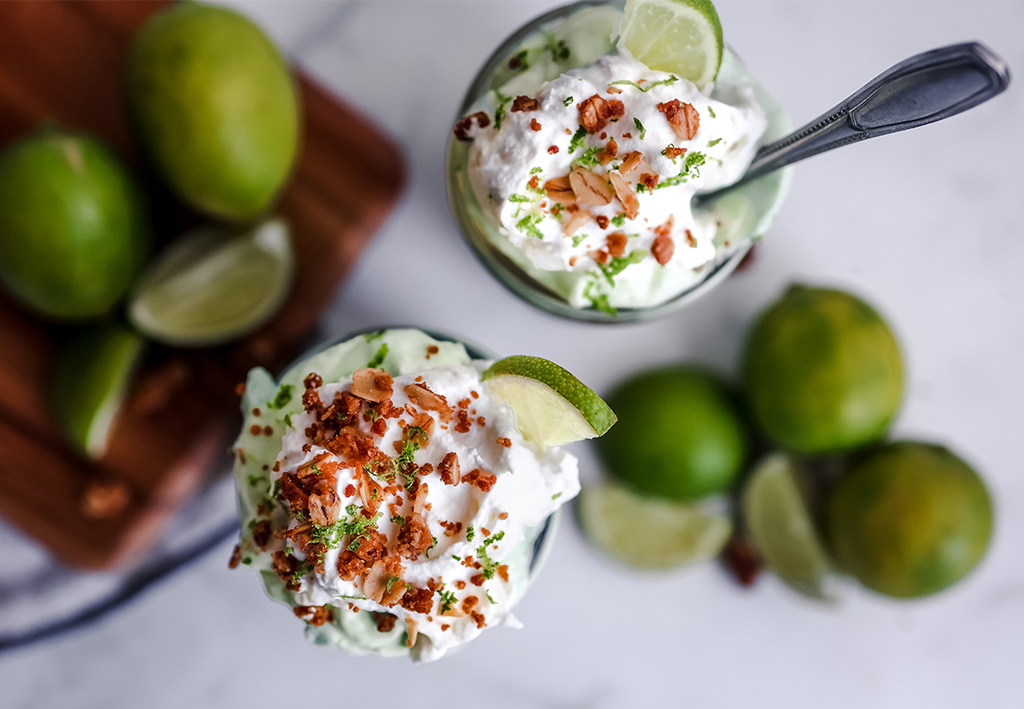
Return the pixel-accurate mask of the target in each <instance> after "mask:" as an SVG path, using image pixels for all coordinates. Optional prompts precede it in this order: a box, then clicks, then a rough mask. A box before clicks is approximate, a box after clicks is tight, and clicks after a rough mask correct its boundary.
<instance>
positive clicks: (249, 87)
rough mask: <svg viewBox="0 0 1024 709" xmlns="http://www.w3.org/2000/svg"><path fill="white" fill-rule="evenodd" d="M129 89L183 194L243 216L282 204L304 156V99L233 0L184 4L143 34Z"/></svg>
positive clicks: (153, 146) (140, 124) (139, 121)
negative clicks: (231, 5)
mask: <svg viewBox="0 0 1024 709" xmlns="http://www.w3.org/2000/svg"><path fill="white" fill-rule="evenodd" d="M127 88H128V101H129V108H130V111H131V114H132V118H133V121H134V124H135V128H136V132H137V134H138V137H139V141H140V142H141V143H142V144H143V146H144V147H145V149H146V152H147V153H148V155H149V156H150V158H151V159H152V161H153V162H154V163H155V164H156V166H157V168H158V169H159V170H160V172H161V173H162V175H163V177H164V179H166V180H167V182H168V183H169V184H170V185H171V187H172V188H174V190H175V191H176V192H177V193H178V194H179V196H180V197H181V198H182V199H184V200H185V201H186V202H187V203H189V204H190V205H191V206H193V207H194V208H196V209H198V210H200V211H202V212H206V213H208V214H211V215H213V216H216V217H222V218H225V219H229V220H236V221H246V220H249V219H252V218H255V217H257V216H259V215H260V214H262V213H263V212H265V211H266V210H267V209H268V208H269V207H270V206H271V205H272V203H273V202H274V199H275V198H276V197H277V195H278V193H279V192H280V191H281V189H282V187H283V186H284V183H285V181H286V180H287V179H288V176H289V174H290V172H291V169H292V165H293V164H294V162H295V154H296V150H297V148H298V141H299V106H298V96H297V93H296V88H295V83H294V81H293V80H292V76H291V74H290V72H289V70H288V66H287V64H286V63H285V60H284V58H283V57H282V56H281V54H280V52H278V50H277V48H276V47H275V46H274V45H273V43H272V42H271V41H270V40H269V39H268V38H267V37H266V35H264V34H263V32H262V31H261V30H260V28H259V27H257V26H256V25H255V24H253V23H252V22H250V21H249V20H248V19H246V18H245V17H243V16H242V15H240V14H238V13H236V12H233V11H231V10H227V9H225V8H221V7H214V6H211V5H200V4H197V3H193V2H182V3H176V4H174V5H172V6H171V7H169V8H167V9H166V10H162V11H161V12H159V13H157V14H156V15H154V16H153V17H152V18H151V19H150V20H149V21H148V22H147V23H146V24H145V25H144V26H143V28H142V29H141V30H140V31H139V33H138V35H136V37H135V42H134V44H133V45H132V48H131V52H130V54H129V58H128V67H127Z"/></svg>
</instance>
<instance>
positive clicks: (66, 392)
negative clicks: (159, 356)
mask: <svg viewBox="0 0 1024 709" xmlns="http://www.w3.org/2000/svg"><path fill="white" fill-rule="evenodd" d="M144 344H145V341H144V340H143V339H142V338H141V337H139V335H138V334H136V333H135V332H134V331H132V330H130V329H128V328H126V327H123V326H121V325H107V326H101V327H95V328H92V329H90V330H88V331H86V332H84V333H82V334H81V335H79V336H78V337H76V338H75V339H73V340H71V341H70V342H69V343H68V344H67V345H65V346H64V348H63V349H62V350H61V351H60V352H59V353H58V354H57V359H56V361H55V362H54V367H53V375H52V378H51V395H52V396H51V399H52V401H53V407H54V414H55V415H56V417H57V420H58V421H59V422H60V424H61V427H62V428H63V429H64V432H65V434H66V435H67V437H68V440H70V441H71V442H72V443H73V444H74V445H75V447H77V448H78V449H79V450H81V451H82V452H84V453H85V454H86V455H88V456H89V457H90V458H93V459H98V458H102V457H103V454H104V453H105V452H106V449H107V440H108V438H109V436H110V430H111V428H113V425H114V420H115V418H116V417H117V412H118V411H119V410H120V408H121V404H122V402H123V400H124V397H125V394H126V393H127V392H128V387H129V385H130V384H131V380H132V375H133V374H134V372H135V368H136V366H137V365H138V363H139V360H140V358H141V355H142V351H143V346H144Z"/></svg>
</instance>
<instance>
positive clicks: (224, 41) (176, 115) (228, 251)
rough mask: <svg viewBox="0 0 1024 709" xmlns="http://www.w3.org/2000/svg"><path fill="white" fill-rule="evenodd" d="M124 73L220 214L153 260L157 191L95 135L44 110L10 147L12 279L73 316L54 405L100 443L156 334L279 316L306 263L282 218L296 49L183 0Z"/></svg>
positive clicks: (79, 439)
mask: <svg viewBox="0 0 1024 709" xmlns="http://www.w3.org/2000/svg"><path fill="white" fill-rule="evenodd" d="M125 87H126V93H127V99H128V106H127V109H128V114H129V117H130V122H131V125H132V128H133V131H134V136H135V139H136V141H137V142H138V144H139V145H140V147H141V148H142V152H143V153H144V155H145V156H146V157H147V158H148V159H149V161H150V163H151V166H152V168H153V169H154V171H155V172H156V173H157V175H158V176H159V177H160V178H161V179H162V180H163V182H164V183H165V184H166V185H167V186H168V187H169V188H170V189H171V191H172V192H173V193H174V194H175V195H176V196H177V197H178V198H179V199H180V201H181V202H182V203H183V205H184V206H185V207H187V208H188V209H191V210H193V211H195V212H198V213H200V214H202V215H204V216H205V217H207V218H209V219H211V220H212V223H211V224H209V225H208V226H203V227H200V228H199V229H197V230H195V231H193V232H190V233H186V234H184V235H182V236H179V237H178V238H177V239H175V240H174V241H173V242H172V243H170V244H169V245H168V246H167V247H166V249H164V250H163V252H162V253H160V254H158V255H157V257H156V259H155V260H154V261H152V262H151V261H150V256H151V252H152V246H153V243H152V241H153V240H152V237H151V233H152V231H151V226H150V223H149V214H148V209H147V200H146V195H145V194H143V192H142V190H141V188H140V186H139V185H140V182H139V180H138V179H137V178H136V176H135V175H133V174H132V171H131V170H130V169H129V167H128V166H127V165H126V164H125V163H124V162H123V161H122V160H121V159H120V158H119V157H118V156H117V155H116V153H115V151H114V150H113V149H112V148H111V147H109V146H108V145H106V144H105V143H103V142H102V141H101V140H99V139H97V138H96V137H94V136H90V135H87V134H85V133H82V132H78V131H75V130H70V129H65V128H62V127H57V126H52V125H47V126H43V127H42V128H40V129H38V130H37V131H36V132H35V133H33V134H31V135H28V136H25V137H23V138H21V139H20V140H17V141H15V142H14V143H12V144H9V145H7V146H4V147H3V148H2V150H0V284H2V286H3V287H4V289H5V290H6V291H7V292H8V293H9V294H10V295H11V296H12V297H13V298H14V299H15V300H17V301H18V302H20V303H21V304H22V305H23V306H24V307H25V308H26V309H28V310H29V311H31V312H32V313H33V314H34V315H36V316H38V317H41V318H43V319H45V320H48V321H51V322H56V323H58V324H63V325H64V326H65V330H64V331H63V332H61V331H60V330H59V329H57V330H55V331H56V332H58V335H59V336H60V337H61V339H66V340H67V344H66V346H65V347H64V348H63V350H62V351H61V352H60V353H59V354H58V358H57V362H56V365H55V373H54V386H53V393H54V403H55V414H56V416H57V418H58V419H59V420H60V421H61V423H62V424H63V425H64V427H65V429H66V431H67V433H68V434H69V437H70V439H71V440H72V441H73V442H74V443H75V444H77V445H78V446H79V447H80V448H81V449H82V450H83V451H85V452H87V453H88V454H89V455H91V456H93V457H99V456H101V455H102V454H103V451H104V449H105V446H106V440H107V435H108V432H109V429H110V427H111V425H112V422H113V420H114V415H115V414H116V411H117V409H118V406H119V404H120V400H121V399H122V397H123V395H124V393H125V391H126V390H127V388H128V385H129V383H130V381H131V378H132V374H133V371H134V369H135V367H136V365H137V363H138V361H139V359H140V357H141V353H142V352H143V349H144V347H143V345H144V343H145V341H146V339H147V338H149V339H153V340H156V341H158V342H161V343H164V344H168V345H173V346H207V345H214V344H220V343H223V342H226V341H229V340H231V339H234V338H236V337H239V336H241V335H244V334H247V333H248V332H251V331H252V330H254V329H256V328H257V327H259V326H260V325H261V324H263V323H264V322H266V321H267V320H268V319H269V318H270V317H271V316H272V315H273V314H274V313H275V312H276V310H277V309H278V307H279V306H280V305H281V303H282V302H283V301H284V299H285V297H286V296H287V294H288V292H289V289H290V285H291V279H292V273H293V270H294V263H293V260H294V259H293V254H292V246H291V239H290V235H289V232H288V228H287V225H285V224H284V223H283V222H282V221H281V220H280V219H274V218H270V217H269V216H268V215H269V212H270V211H271V210H272V209H273V207H274V204H275V202H276V199H277V196H278V195H279V194H280V192H281V190H282V189H283V188H284V186H285V185H286V183H287V180H288V178H289V176H290V174H291V171H292V168H293V165H294V163H295V158H296V154H297V150H298V144H299V121H300V110H299V97H298V93H297V90H296V86H295V83H294V81H293V78H292V76H291V73H290V71H289V68H288V65H287V63H286V62H285V60H284V58H283V57H282V55H281V54H280V52H279V51H278V50H277V49H276V47H274V45H273V43H272V42H271V41H270V40H269V39H268V38H267V37H266V36H265V35H264V34H263V32H262V31H261V30H260V29H259V28H258V27H257V26H256V25H255V24H253V23H252V22H250V21H249V20H247V19H246V18H244V17H243V16H242V15H240V14H238V13H236V12H233V11H231V10H228V9H224V8H219V7H215V6H210V5H201V4H198V3H178V4H175V5H173V6H171V7H169V8H167V9H164V10H162V11H160V12H158V13H156V14H155V15H154V16H153V17H152V18H150V20H149V21H148V22H147V23H146V24H145V25H144V26H143V27H142V28H141V29H140V31H139V32H138V33H137V35H136V36H135V38H134V41H133V44H132V46H131V49H130V51H129V55H128V57H127V62H126V76H125Z"/></svg>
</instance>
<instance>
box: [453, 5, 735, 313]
mask: <svg viewBox="0 0 1024 709" xmlns="http://www.w3.org/2000/svg"><path fill="white" fill-rule="evenodd" d="M624 4H625V3H624V2H620V1H617V0H578V1H577V2H573V3H569V4H567V5H562V6H560V7H556V8H554V9H553V10H550V11H548V12H545V13H544V14H542V15H538V16H537V17H535V18H533V19H532V20H530V21H529V22H527V23H526V24H524V25H523V26H522V27H520V28H519V29H517V30H516V31H515V32H513V33H512V34H510V35H509V36H508V37H507V38H506V39H505V40H504V41H503V42H502V43H501V44H500V45H499V46H498V48H497V49H496V50H494V52H493V53H492V54H491V55H490V56H489V57H488V58H487V60H486V61H485V62H484V64H483V66H482V67H481V68H480V69H479V71H477V73H476V76H475V77H474V78H473V81H472V82H470V84H469V88H468V89H467V90H466V94H465V96H464V97H463V99H462V103H461V104H460V106H459V111H458V113H457V114H456V116H455V119H456V120H458V119H459V118H460V117H461V116H464V115H465V114H466V113H467V112H468V111H469V109H470V108H472V106H473V105H474V104H475V103H476V102H477V101H478V100H479V97H480V96H481V95H483V93H485V92H486V91H487V84H488V83H489V80H490V77H491V76H492V74H493V73H494V71H495V70H496V69H497V68H498V67H499V66H501V65H502V64H504V63H505V62H507V61H508V59H509V57H510V55H511V54H512V51H513V50H514V49H516V48H517V47H518V46H519V44H520V43H521V42H522V41H523V40H524V39H526V38H527V37H528V36H530V35H531V34H533V33H534V32H536V31H537V30H538V29H539V28H540V27H541V26H542V25H544V24H546V23H548V22H551V21H553V20H557V19H560V18H562V17H565V16H567V15H570V14H572V13H574V12H577V11H579V10H583V9H585V8H588V7H598V6H603V5H611V6H614V7H618V8H621V7H622V6H623V5H624ZM460 142H461V141H459V140H458V139H457V138H455V136H454V135H449V138H448V149H447V151H446V160H445V177H446V184H447V190H448V203H449V206H450V207H451V210H452V214H453V215H454V217H455V221H456V223H457V224H458V227H459V231H460V232H461V233H462V237H463V240H464V241H465V242H466V243H467V244H469V246H470V249H471V250H472V251H473V254H474V256H475V257H476V258H477V260H478V261H479V262H480V263H481V264H482V265H483V266H484V268H485V269H487V271H489V272H490V274H491V275H492V276H494V277H495V278H496V279H497V280H498V282H499V283H501V284H502V285H503V286H505V288H506V289H508V290H510V291H511V292H512V293H514V294H515V295H516V296H518V297H519V298H521V299H523V300H525V301H526V302H528V303H529V304H530V305H533V306H534V307H537V308H539V309H540V310H543V311H544V312H546V313H549V314H551V315H556V316H558V317H562V318H566V319H568V320H575V321H582V322H590V323H599V324H609V325H614V324H624V323H636V322H646V321H649V320H655V319H658V318H661V317H664V316H665V315H667V314H669V313H671V312H674V311H676V310H678V309H680V308H682V307H684V306H685V305H688V304H690V303H692V302H693V301H695V300H697V299H698V298H700V297H701V296H702V295H704V294H705V293H707V292H708V291H709V290H712V289H713V288H715V287H716V286H717V285H718V284H719V283H721V282H722V281H723V280H725V278H726V277H728V276H729V275H730V274H731V273H732V272H733V271H734V270H735V269H736V267H737V266H739V264H740V262H742V261H743V258H744V257H745V256H746V255H747V252H749V251H750V249H751V247H752V246H753V244H754V240H753V239H744V241H743V242H742V243H740V244H737V245H736V246H735V247H733V249H732V250H731V252H730V253H729V255H728V256H725V257H724V258H723V259H722V260H721V261H718V262H717V263H714V264H712V265H711V266H709V267H708V268H707V273H706V274H705V276H704V278H702V279H701V280H700V281H698V282H697V283H694V284H693V285H692V286H691V287H689V288H687V289H686V290H684V291H682V292H681V293H679V294H678V295H676V296H674V297H672V298H670V299H669V300H667V301H665V302H664V303H659V304H658V305H654V306H651V307H648V308H618V309H617V312H616V314H615V315H610V314H608V313H606V312H604V311H601V310H597V309H596V308H574V307H572V305H570V304H569V303H568V301H566V300H565V298H563V297H562V296H561V295H558V294H557V293H555V292H554V291H552V290H551V289H549V288H548V287H547V286H545V285H544V284H542V283H540V282H538V281H536V280H535V279H534V278H533V277H532V276H531V275H530V274H529V273H527V272H526V271H525V270H523V268H522V267H520V266H519V265H518V264H516V263H515V262H514V261H512V259H510V258H509V257H508V256H506V255H505V254H504V253H502V251H501V250H500V249H499V248H498V247H497V246H495V245H494V244H493V243H491V241H490V239H488V238H487V237H486V235H485V234H483V233H482V230H480V229H479V228H478V226H477V223H476V220H475V219H474V218H473V217H472V215H470V214H469V213H468V212H467V210H466V208H465V207H464V205H463V204H462V200H464V199H471V200H473V202H474V203H475V204H477V206H479V203H478V202H477V200H476V195H475V194H473V191H472V189H469V190H463V189H462V188H461V186H460V185H458V184H457V182H456V179H455V177H454V172H455V168H456V167H457V165H455V162H456V161H460V162H461V160H459V157H458V149H459V144H460ZM467 150H468V148H467ZM478 232H479V233H478Z"/></svg>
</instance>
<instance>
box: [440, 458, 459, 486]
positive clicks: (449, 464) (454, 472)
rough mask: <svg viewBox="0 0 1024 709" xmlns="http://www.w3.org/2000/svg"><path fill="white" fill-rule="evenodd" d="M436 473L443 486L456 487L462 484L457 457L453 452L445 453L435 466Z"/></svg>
mask: <svg viewBox="0 0 1024 709" xmlns="http://www.w3.org/2000/svg"><path fill="white" fill-rule="evenodd" d="M437 473H438V475H440V476H441V482H443V483H444V484H445V485H458V484H459V483H460V482H462V471H461V470H460V469H459V456H458V454H457V453H455V452H454V451H453V452H451V453H446V454H445V456H444V458H442V459H441V462H440V463H439V464H438V466H437Z"/></svg>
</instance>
